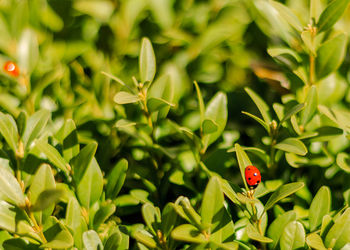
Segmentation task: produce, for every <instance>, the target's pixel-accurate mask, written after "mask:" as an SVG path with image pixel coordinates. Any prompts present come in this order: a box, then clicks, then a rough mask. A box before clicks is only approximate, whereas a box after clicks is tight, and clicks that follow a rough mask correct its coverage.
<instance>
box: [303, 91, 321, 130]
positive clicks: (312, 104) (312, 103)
mask: <svg viewBox="0 0 350 250" xmlns="http://www.w3.org/2000/svg"><path fill="white" fill-rule="evenodd" d="M317 104H318V101H317V88H316V86H315V85H313V86H311V88H310V89H309V91H308V93H307V97H306V100H305V109H304V110H303V112H302V113H301V125H302V126H305V125H306V124H307V123H308V122H309V121H311V119H312V117H313V115H314V113H315V111H316V110H317Z"/></svg>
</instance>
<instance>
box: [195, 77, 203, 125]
mask: <svg viewBox="0 0 350 250" xmlns="http://www.w3.org/2000/svg"><path fill="white" fill-rule="evenodd" d="M193 83H194V87H195V88H196V93H197V99H198V107H199V114H200V118H201V120H200V122H201V124H202V123H203V121H204V116H205V106H204V101H203V97H202V92H201V89H200V88H199V85H198V83H197V82H196V81H194V82H193Z"/></svg>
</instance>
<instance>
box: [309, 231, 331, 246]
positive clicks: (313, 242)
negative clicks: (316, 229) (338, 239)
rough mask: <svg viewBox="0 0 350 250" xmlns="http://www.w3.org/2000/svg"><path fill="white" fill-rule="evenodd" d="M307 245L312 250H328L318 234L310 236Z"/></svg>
mask: <svg viewBox="0 0 350 250" xmlns="http://www.w3.org/2000/svg"><path fill="white" fill-rule="evenodd" d="M306 244H307V245H308V246H309V247H310V248H312V249H317V250H327V248H326V247H325V246H324V244H323V241H322V238H321V236H320V235H319V234H317V233H312V234H309V235H308V236H307V237H306Z"/></svg>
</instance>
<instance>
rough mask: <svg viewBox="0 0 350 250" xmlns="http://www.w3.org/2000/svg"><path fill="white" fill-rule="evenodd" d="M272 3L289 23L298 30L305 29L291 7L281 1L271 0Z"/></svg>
mask: <svg viewBox="0 0 350 250" xmlns="http://www.w3.org/2000/svg"><path fill="white" fill-rule="evenodd" d="M271 4H272V6H273V7H274V8H275V9H276V10H277V11H278V12H279V14H280V15H281V17H282V18H283V19H284V20H286V21H287V22H288V23H289V25H290V26H292V27H293V28H294V29H295V30H296V31H298V32H301V31H303V26H302V25H301V23H300V21H299V19H298V17H297V16H296V15H295V14H294V13H293V12H292V10H291V9H289V8H288V7H287V6H286V5H284V4H281V3H279V2H275V1H271Z"/></svg>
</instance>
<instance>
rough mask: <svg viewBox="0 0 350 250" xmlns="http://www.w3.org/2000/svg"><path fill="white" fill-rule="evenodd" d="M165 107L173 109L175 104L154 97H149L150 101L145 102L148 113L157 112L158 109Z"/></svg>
mask: <svg viewBox="0 0 350 250" xmlns="http://www.w3.org/2000/svg"><path fill="white" fill-rule="evenodd" d="M167 106H169V107H174V106H175V104H173V103H170V102H168V101H166V100H164V99H161V98H155V97H151V98H150V99H148V100H147V107H148V109H149V111H150V112H155V111H159V110H160V109H162V108H164V107H167Z"/></svg>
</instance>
